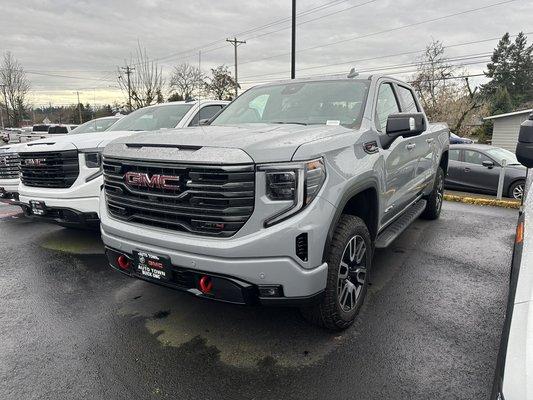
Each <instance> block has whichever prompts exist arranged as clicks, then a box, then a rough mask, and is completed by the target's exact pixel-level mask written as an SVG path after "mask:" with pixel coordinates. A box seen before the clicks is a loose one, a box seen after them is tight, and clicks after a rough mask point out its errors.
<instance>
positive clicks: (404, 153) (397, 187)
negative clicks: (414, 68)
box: [374, 82, 418, 225]
mask: <svg viewBox="0 0 533 400" xmlns="http://www.w3.org/2000/svg"><path fill="white" fill-rule="evenodd" d="M398 112H400V103H399V101H398V98H397V97H396V94H395V92H394V89H393V85H392V83H390V82H382V83H381V84H380V86H379V89H378V95H377V101H376V106H375V117H374V118H375V125H376V129H377V130H378V131H379V132H381V134H383V135H384V134H385V131H386V127H387V118H388V117H389V115H390V114H394V113H398ZM413 144H414V140H413V138H403V137H399V138H397V139H396V140H395V141H394V142H393V143H392V144H391V146H390V147H389V148H388V149H384V150H383V154H384V159H385V191H384V193H383V198H384V209H383V218H382V221H381V224H382V225H383V224H386V223H387V222H388V221H390V220H391V219H393V218H394V217H395V216H396V215H397V214H398V213H399V212H401V211H402V210H403V209H404V208H405V207H406V206H407V204H408V203H409V202H410V201H411V198H412V194H411V190H410V188H411V185H412V181H413V179H414V173H415V168H416V165H417V163H418V157H417V155H416V153H415V151H413V150H414V149H415V146H413Z"/></svg>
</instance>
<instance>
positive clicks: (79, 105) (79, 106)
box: [74, 91, 83, 125]
mask: <svg viewBox="0 0 533 400" xmlns="http://www.w3.org/2000/svg"><path fill="white" fill-rule="evenodd" d="M74 93H76V94H77V95H78V116H79V118H80V125H81V124H83V120H82V118H81V104H80V92H78V91H75V92H74Z"/></svg>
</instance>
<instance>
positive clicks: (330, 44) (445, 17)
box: [241, 0, 518, 65]
mask: <svg viewBox="0 0 533 400" xmlns="http://www.w3.org/2000/svg"><path fill="white" fill-rule="evenodd" d="M515 1H518V0H505V1H501V2H498V3H493V4H489V5H486V6H482V7H477V8H471V9H469V10H464V11H459V12H455V13H452V14H447V15H443V16H440V17H435V18H429V19H425V20H422V21H418V22H413V23H410V24H406V25H401V26H398V27H395V28H390V29H384V30H381V31H376V32H372V33H367V34H364V35H359V36H355V37H351V38H346V39H342V40H337V41H335V42H329V43H325V44H319V45H315V46H311V47H306V48H304V49H300V50H297V51H296V52H297V53H302V52H304V51H309V50H315V49H319V48H322V47H329V46H334V45H337V44H340V43H346V42H350V41H352V40H358V39H364V38H367V37H371V36H377V35H380V34H383V33H389V32H395V31H398V30H401V29H405V28H411V27H413V26H418V25H422V24H427V23H429V22H436V21H441V20H443V19H447V18H452V17H457V16H459V15H464V14H469V13H472V12H476V11H481V10H485V9H487V8H491V7H496V6H500V5H503V4H508V3H512V2H515ZM289 54H290V53H280V54H275V55H273V56H268V57H262V58H259V59H255V60H249V61H244V62H242V63H241V65H244V64H250V63H254V62H258V61H264V60H270V59H272V58H278V57H283V56H287V55H289Z"/></svg>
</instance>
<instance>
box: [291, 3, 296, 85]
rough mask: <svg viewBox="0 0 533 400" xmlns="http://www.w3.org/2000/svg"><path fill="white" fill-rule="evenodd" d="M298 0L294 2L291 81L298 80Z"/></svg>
mask: <svg viewBox="0 0 533 400" xmlns="http://www.w3.org/2000/svg"><path fill="white" fill-rule="evenodd" d="M295 53H296V0H292V35H291V79H294V78H296V54H295Z"/></svg>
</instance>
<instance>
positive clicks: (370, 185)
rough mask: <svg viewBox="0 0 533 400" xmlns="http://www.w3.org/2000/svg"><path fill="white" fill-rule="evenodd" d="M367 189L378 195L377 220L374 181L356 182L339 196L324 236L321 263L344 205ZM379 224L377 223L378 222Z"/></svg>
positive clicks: (376, 183) (377, 186) (377, 191)
mask: <svg viewBox="0 0 533 400" xmlns="http://www.w3.org/2000/svg"><path fill="white" fill-rule="evenodd" d="M367 189H373V190H375V191H376V193H377V194H378V196H377V204H376V207H377V211H376V218H377V219H379V185H378V182H377V180H376V179H368V180H365V181H363V182H360V183H359V182H358V183H356V184H355V185H353V186H351V187H349V188H348V189H347V190H346V191H345V192H344V193H343V195H342V196H341V199H340V201H339V203H338V205H337V208H336V210H335V214H334V215H333V219H332V220H331V222H330V224H329V228H328V234H327V236H326V242H325V243H324V249H323V250H322V261H323V262H325V260H326V254H327V251H328V248H329V245H330V244H331V240H332V239H333V233H334V232H335V227H336V226H337V223H338V222H339V219H340V218H341V215H342V212H343V211H344V207H346V204H348V201H350V200H351V199H352V198H353V197H354V196H356V195H357V194H359V193H361V192H363V191H365V190H367ZM378 223H379V222H378ZM377 229H378V227H377V226H376V232H375V235H376V236H377Z"/></svg>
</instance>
